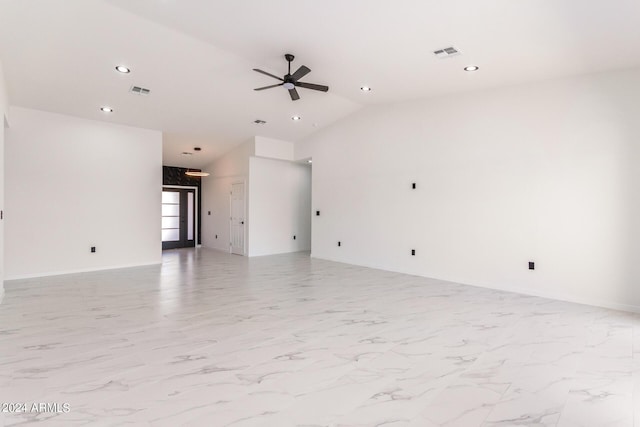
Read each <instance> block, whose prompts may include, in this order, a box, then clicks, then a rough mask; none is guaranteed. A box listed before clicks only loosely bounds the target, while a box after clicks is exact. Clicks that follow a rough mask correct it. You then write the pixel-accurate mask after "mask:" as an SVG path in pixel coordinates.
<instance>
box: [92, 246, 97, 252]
mask: <svg viewBox="0 0 640 427" xmlns="http://www.w3.org/2000/svg"><path fill="white" fill-rule="evenodd" d="M95 252H96V247H95V246H91V253H92V254H93V253H95Z"/></svg>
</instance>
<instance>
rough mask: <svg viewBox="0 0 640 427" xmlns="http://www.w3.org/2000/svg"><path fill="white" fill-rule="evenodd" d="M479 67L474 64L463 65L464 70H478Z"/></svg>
mask: <svg viewBox="0 0 640 427" xmlns="http://www.w3.org/2000/svg"><path fill="white" fill-rule="evenodd" d="M479 69H480V67H478V66H476V65H469V66H468V67H464V70H465V71H478V70H479Z"/></svg>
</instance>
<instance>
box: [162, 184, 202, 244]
mask: <svg viewBox="0 0 640 427" xmlns="http://www.w3.org/2000/svg"><path fill="white" fill-rule="evenodd" d="M196 211H197V199H196V190H195V189H191V188H171V187H163V188H162V249H163V250H165V249H176V248H190V247H191V248H192V247H195V246H196Z"/></svg>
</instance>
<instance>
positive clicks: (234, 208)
mask: <svg viewBox="0 0 640 427" xmlns="http://www.w3.org/2000/svg"><path fill="white" fill-rule="evenodd" d="M244 222H245V221H244V183H243V182H237V183H235V184H231V253H234V254H238V255H244V226H245V224H244Z"/></svg>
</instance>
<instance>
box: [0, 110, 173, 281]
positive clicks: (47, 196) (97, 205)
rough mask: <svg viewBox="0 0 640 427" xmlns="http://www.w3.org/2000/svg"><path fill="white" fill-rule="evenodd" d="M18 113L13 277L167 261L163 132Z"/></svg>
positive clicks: (9, 158)
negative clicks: (163, 242) (164, 250)
mask: <svg viewBox="0 0 640 427" xmlns="http://www.w3.org/2000/svg"><path fill="white" fill-rule="evenodd" d="M11 117H12V126H11V128H10V129H9V131H8V132H7V140H6V210H5V222H6V228H5V233H6V243H5V247H6V257H5V260H6V278H7V279H10V278H21V277H33V276H41V275H50V274H60V273H68V272H79V271H90V270H100V269H107V268H118V267H128V266H137V265H145V264H155V263H159V262H160V260H161V236H160V230H161V212H160V207H161V191H162V137H161V133H160V132H158V131H151V130H145V129H139V128H133V127H128V126H120V125H112V124H109V123H105V122H98V121H92V120H85V119H79V118H74V117H70V116H64V115H59V114H51V113H46V112H42V111H35V110H28V109H23V108H12V109H11ZM91 247H95V248H96V252H95V253H91V251H90V248H91Z"/></svg>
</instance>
